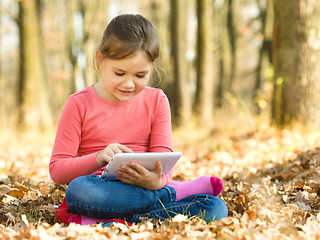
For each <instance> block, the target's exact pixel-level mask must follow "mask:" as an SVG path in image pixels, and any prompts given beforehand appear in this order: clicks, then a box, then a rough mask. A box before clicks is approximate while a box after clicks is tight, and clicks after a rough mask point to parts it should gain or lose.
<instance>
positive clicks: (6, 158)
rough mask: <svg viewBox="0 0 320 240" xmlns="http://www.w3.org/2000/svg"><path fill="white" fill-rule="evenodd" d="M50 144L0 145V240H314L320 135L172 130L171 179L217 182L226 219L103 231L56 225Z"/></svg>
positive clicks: (59, 191) (318, 219) (60, 188)
mask: <svg viewBox="0 0 320 240" xmlns="http://www.w3.org/2000/svg"><path fill="white" fill-rule="evenodd" d="M53 138H54V137H53V136H47V137H46V138H45V139H49V140H44V139H43V138H33V140H30V139H22V138H18V139H17V138H14V139H13V140H10V139H11V138H9V137H8V138H6V137H4V138H2V140H1V142H0V143H1V145H0V200H1V201H0V205H1V210H0V239H213V238H217V239H320V233H319V232H318V229H320V208H319V207H320V165H319V163H320V148H318V147H320V132H319V131H315V132H311V131H305V132H303V131H302V130H301V129H300V131H297V130H276V129H272V128H268V129H265V130H261V129H260V130H255V131H252V130H250V131H234V129H231V130H230V129H229V130H228V129H223V130H221V129H213V130H210V131H202V130H199V129H198V130H196V129H194V130H190V129H187V130H185V129H184V130H177V131H175V132H174V147H175V150H176V151H181V152H182V153H183V157H182V158H181V160H179V162H178V165H177V166H176V170H175V175H174V179H177V180H191V179H193V178H195V177H198V176H201V175H205V174H206V175H207V174H211V175H215V176H219V177H221V178H222V179H223V180H224V190H223V192H222V194H221V195H220V197H221V198H222V199H223V200H224V201H225V202H226V204H227V206H228V209H229V216H228V217H227V218H225V219H222V220H220V221H217V222H212V223H210V224H206V223H205V222H203V221H202V220H201V219H199V218H188V217H187V216H182V215H177V216H176V217H174V218H172V219H168V220H166V221H156V222H151V221H143V222H142V223H140V224H134V225H133V226H131V227H127V226H124V225H118V224H114V225H112V226H111V227H110V228H102V227H101V225H99V224H98V225H93V226H80V225H76V224H71V225H69V226H65V225H63V224H61V223H58V222H57V220H56V219H55V217H54V212H55V210H56V207H57V206H58V205H59V204H60V203H61V202H62V199H63V197H64V192H65V189H66V185H56V184H54V183H53V182H52V181H51V180H50V178H49V174H48V163H49V158H50V154H51V148H52V141H53ZM4 140H5V141H4Z"/></svg>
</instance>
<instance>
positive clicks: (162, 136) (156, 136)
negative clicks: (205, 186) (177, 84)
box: [149, 91, 174, 187]
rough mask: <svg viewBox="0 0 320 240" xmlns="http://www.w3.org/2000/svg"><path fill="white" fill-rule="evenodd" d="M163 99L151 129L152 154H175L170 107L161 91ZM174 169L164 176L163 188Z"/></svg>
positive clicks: (162, 178) (162, 179)
mask: <svg viewBox="0 0 320 240" xmlns="http://www.w3.org/2000/svg"><path fill="white" fill-rule="evenodd" d="M160 93H161V97H160V100H159V103H158V106H157V111H156V115H155V118H154V120H153V123H152V127H151V136H150V149H149V151H150V152H173V147H172V128H171V114H170V105H169V101H168V98H167V96H166V95H165V94H164V93H163V92H162V91H161V92H160ZM173 171H174V168H172V169H171V171H170V172H169V173H168V174H166V175H162V177H161V181H162V185H161V187H163V186H164V185H166V184H167V183H168V182H169V181H170V180H171V178H172V175H173Z"/></svg>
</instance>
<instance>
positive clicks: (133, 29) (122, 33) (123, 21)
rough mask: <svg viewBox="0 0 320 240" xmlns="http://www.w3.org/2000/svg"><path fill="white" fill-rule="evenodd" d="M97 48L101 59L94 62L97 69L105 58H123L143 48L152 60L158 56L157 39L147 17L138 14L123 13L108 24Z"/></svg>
mask: <svg viewBox="0 0 320 240" xmlns="http://www.w3.org/2000/svg"><path fill="white" fill-rule="evenodd" d="M98 50H99V51H100V52H101V53H102V57H101V59H99V60H98V62H96V65H97V66H96V68H97V69H98V70H99V65H100V62H101V61H102V60H103V59H105V58H110V59H123V58H126V57H130V56H132V55H133V54H134V53H135V52H136V51H139V50H143V51H144V52H145V53H146V54H147V56H148V58H149V60H150V61H151V62H154V61H155V60H156V59H157V58H158V56H159V41H158V37H157V34H156V31H155V29H154V27H153V25H152V23H151V22H150V21H149V20H148V19H146V18H145V17H143V16H141V15H139V14H137V15H134V14H123V15H119V16H117V17H115V18H114V19H112V20H111V22H110V23H109V24H108V26H107V28H106V29H105V31H104V33H103V37H102V40H101V43H100V46H99V47H98Z"/></svg>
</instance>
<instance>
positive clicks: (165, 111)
mask: <svg viewBox="0 0 320 240" xmlns="http://www.w3.org/2000/svg"><path fill="white" fill-rule="evenodd" d="M158 55H159V43H158V38H157V35H156V32H155V29H154V27H153V25H152V24H151V23H150V22H149V21H148V20H147V19H146V18H144V17H143V16H141V15H131V14H125V15H120V16H117V17H116V18H114V19H113V20H112V21H111V22H110V24H109V25H108V26H107V28H106V29H105V31H104V34H103V37H102V40H101V44H100V46H99V47H98V49H97V51H96V68H97V71H98V73H99V75H100V77H101V80H100V81H99V82H98V83H96V84H94V85H92V86H90V87H88V88H86V89H84V90H82V91H80V92H78V93H75V94H73V95H71V96H70V97H69V98H68V100H67V102H66V104H65V107H64V109H63V112H62V114H61V118H60V121H59V125H58V129H57V135H56V139H55V143H54V147H53V152H52V156H51V160H50V166H49V170H50V176H51V178H52V180H53V181H54V182H56V183H58V184H69V186H68V188H67V191H66V196H65V200H64V202H63V204H62V205H60V206H59V208H58V210H57V212H56V216H57V218H58V219H59V220H60V221H62V222H65V223H70V222H76V223H79V224H91V223H96V222H102V223H103V224H107V223H110V222H115V221H116V222H123V221H126V222H127V223H129V224H130V223H133V222H139V221H140V218H149V219H165V218H168V217H171V216H174V215H175V214H178V213H181V214H188V215H189V216H194V215H198V216H199V217H201V218H203V219H204V220H205V221H207V222H210V221H212V220H218V219H221V218H223V217H226V216H227V208H226V205H225V203H224V202H223V201H222V200H221V199H219V198H217V197H215V196H217V195H218V194H219V193H220V192H221V191H222V189H223V185H222V181H221V179H219V178H217V177H211V176H202V177H200V178H197V179H195V180H193V181H189V182H180V181H170V180H171V177H172V174H173V169H172V170H171V171H170V172H169V173H168V174H166V175H163V174H162V166H161V164H160V162H157V163H156V166H155V169H154V170H153V171H149V170H147V169H145V168H144V167H142V166H141V165H139V164H136V163H131V164H130V166H126V165H123V166H121V170H119V171H118V174H120V177H117V178H113V177H112V178H103V177H101V173H102V171H103V169H104V167H105V166H106V165H107V164H108V163H109V161H110V159H111V158H112V157H113V156H114V155H115V154H116V153H121V152H123V153H131V152H172V151H173V149H172V133H171V117H170V107H169V102H168V99H167V97H166V95H165V94H164V93H163V92H162V91H161V90H160V89H155V88H150V87H147V83H148V80H149V77H150V75H151V72H152V70H153V68H154V62H155V60H156V59H157V57H158Z"/></svg>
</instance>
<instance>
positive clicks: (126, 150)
mask: <svg viewBox="0 0 320 240" xmlns="http://www.w3.org/2000/svg"><path fill="white" fill-rule="evenodd" d="M118 148H119V149H120V150H121V151H122V152H124V153H133V151H132V150H131V149H130V148H128V147H127V146H125V145H121V144H119V145H118Z"/></svg>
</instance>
